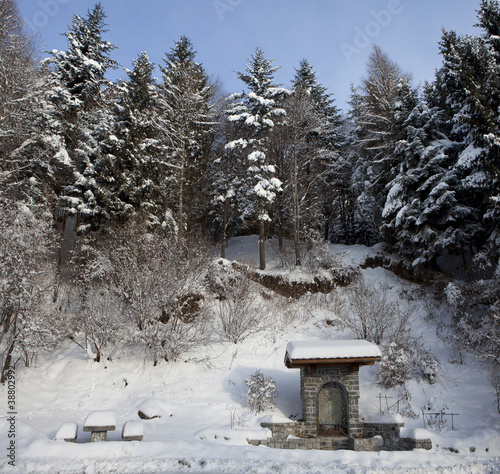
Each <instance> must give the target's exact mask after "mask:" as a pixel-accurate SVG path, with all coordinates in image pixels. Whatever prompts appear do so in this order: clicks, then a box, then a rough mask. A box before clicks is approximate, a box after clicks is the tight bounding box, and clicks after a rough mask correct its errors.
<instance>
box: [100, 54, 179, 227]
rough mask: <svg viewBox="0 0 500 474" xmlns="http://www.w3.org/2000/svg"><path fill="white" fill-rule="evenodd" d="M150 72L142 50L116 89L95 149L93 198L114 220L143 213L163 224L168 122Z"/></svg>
mask: <svg viewBox="0 0 500 474" xmlns="http://www.w3.org/2000/svg"><path fill="white" fill-rule="evenodd" d="M154 68H155V66H154V64H153V63H151V61H150V60H149V57H148V54H147V53H146V52H144V51H143V52H141V53H140V54H139V56H138V57H137V59H135V60H134V61H133V69H132V70H127V71H126V72H127V76H128V79H127V80H126V81H124V82H122V83H120V84H118V85H117V86H116V88H115V89H116V90H115V91H114V93H115V95H117V99H116V100H115V104H114V106H113V109H112V111H113V115H112V124H111V125H110V126H109V127H108V130H107V131H108V133H107V136H105V137H103V139H102V140H101V141H100V144H99V147H100V152H99V153H100V158H99V160H98V162H97V163H96V167H95V169H96V181H97V182H98V187H99V189H100V193H99V195H98V198H99V199H100V200H102V202H101V206H102V207H103V208H105V209H106V210H107V213H108V215H109V217H110V218H113V219H119V220H123V219H124V218H127V217H129V216H130V215H131V214H132V213H135V212H138V211H142V212H143V213H144V214H145V215H147V216H148V219H149V221H150V223H151V224H161V223H163V222H164V221H163V217H164V215H165V212H166V203H165V200H166V190H165V187H166V186H165V185H166V183H165V175H166V165H165V156H166V155H167V147H166V145H165V144H166V143H167V141H168V137H169V136H170V134H169V125H170V123H169V122H168V121H167V120H165V118H164V116H163V110H162V109H161V108H160V103H159V92H158V87H157V85H156V83H155V79H154V78H153V71H154Z"/></svg>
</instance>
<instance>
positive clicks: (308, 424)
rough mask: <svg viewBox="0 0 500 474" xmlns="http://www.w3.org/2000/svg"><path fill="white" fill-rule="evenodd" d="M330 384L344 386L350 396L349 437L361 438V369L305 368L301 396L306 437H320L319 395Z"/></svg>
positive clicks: (301, 381)
mask: <svg viewBox="0 0 500 474" xmlns="http://www.w3.org/2000/svg"><path fill="white" fill-rule="evenodd" d="M328 382H337V383H340V384H342V385H343V386H344V387H345V389H346V390H347V395H348V418H349V437H351V438H353V437H354V438H356V437H361V436H362V434H363V427H362V425H361V423H359V367H357V366H354V367H303V368H301V369H300V395H301V398H302V421H303V423H304V425H305V426H304V435H305V436H306V437H316V436H317V435H318V429H317V419H318V393H319V391H320V390H321V388H322V387H323V386H324V385H325V384H327V383H328Z"/></svg>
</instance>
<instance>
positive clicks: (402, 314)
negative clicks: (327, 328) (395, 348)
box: [332, 278, 414, 345]
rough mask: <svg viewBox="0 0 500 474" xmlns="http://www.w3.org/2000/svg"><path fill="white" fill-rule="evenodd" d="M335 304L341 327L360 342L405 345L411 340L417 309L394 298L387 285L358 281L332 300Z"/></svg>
mask: <svg viewBox="0 0 500 474" xmlns="http://www.w3.org/2000/svg"><path fill="white" fill-rule="evenodd" d="M332 304H333V308H332V310H333V311H334V312H335V313H336V316H337V320H338V322H339V324H340V325H341V326H343V327H344V328H345V329H349V330H350V331H351V332H352V333H353V335H354V336H355V337H356V338H358V339H364V340H367V341H371V342H374V343H375V344H382V343H384V342H386V341H390V342H395V343H396V344H400V345H404V343H405V341H406V339H408V338H410V325H411V321H412V318H413V312H414V308H413V307H412V306H411V305H409V304H405V305H403V304H400V303H399V302H398V301H397V300H395V299H393V298H392V297H391V295H390V293H389V289H388V288H386V287H385V286H378V287H377V286H375V285H373V284H369V283H366V282H365V281H364V280H363V279H362V278H358V279H357V280H356V282H355V283H354V284H352V285H351V286H349V288H348V289H347V290H346V291H345V292H343V294H342V295H337V296H336V297H334V298H332Z"/></svg>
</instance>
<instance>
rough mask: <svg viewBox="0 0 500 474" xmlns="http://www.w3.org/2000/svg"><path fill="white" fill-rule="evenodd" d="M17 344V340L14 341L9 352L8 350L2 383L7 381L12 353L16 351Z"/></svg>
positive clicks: (0, 381)
mask: <svg viewBox="0 0 500 474" xmlns="http://www.w3.org/2000/svg"><path fill="white" fill-rule="evenodd" d="M15 344H16V340H15V339H14V340H13V341H12V344H11V345H10V347H9V352H7V356H6V357H5V363H4V365H3V368H2V378H1V380H0V383H2V384H4V383H5V382H6V381H7V377H8V374H9V369H10V366H11V364H12V353H13V352H14V346H15Z"/></svg>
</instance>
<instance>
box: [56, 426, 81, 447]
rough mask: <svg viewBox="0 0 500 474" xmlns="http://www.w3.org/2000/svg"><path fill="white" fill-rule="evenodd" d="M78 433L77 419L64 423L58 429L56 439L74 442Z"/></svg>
mask: <svg viewBox="0 0 500 474" xmlns="http://www.w3.org/2000/svg"><path fill="white" fill-rule="evenodd" d="M77 434H78V423H77V422H76V421H67V422H66V423H63V424H62V425H61V426H60V428H59V429H58V430H57V433H56V436H55V438H54V439H55V440H56V441H61V440H64V441H67V442H68V443H74V442H75V440H76V436H77Z"/></svg>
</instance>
